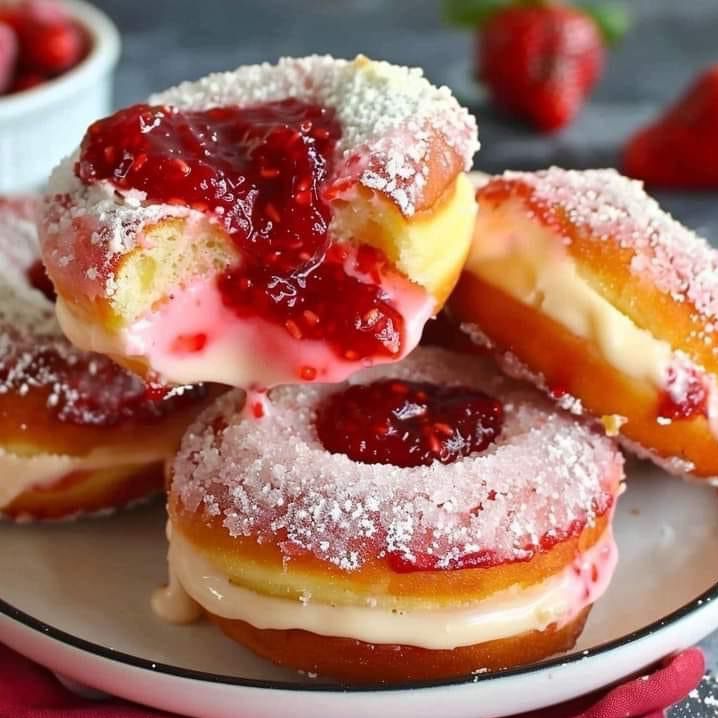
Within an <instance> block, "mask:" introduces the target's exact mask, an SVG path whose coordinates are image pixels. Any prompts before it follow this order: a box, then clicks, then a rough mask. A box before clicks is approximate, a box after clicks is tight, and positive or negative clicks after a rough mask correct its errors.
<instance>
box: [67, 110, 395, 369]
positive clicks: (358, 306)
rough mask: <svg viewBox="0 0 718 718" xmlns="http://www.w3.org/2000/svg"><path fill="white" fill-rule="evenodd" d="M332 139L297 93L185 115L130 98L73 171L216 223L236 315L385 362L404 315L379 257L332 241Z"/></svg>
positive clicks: (331, 124) (94, 136) (99, 126)
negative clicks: (228, 244) (386, 288)
mask: <svg viewBox="0 0 718 718" xmlns="http://www.w3.org/2000/svg"><path fill="white" fill-rule="evenodd" d="M340 135H341V128H340V126H339V123H338V121H337V119H336V117H335V114H334V111H333V110H330V109H327V108H324V107H320V106H317V105H312V104H307V103H305V102H301V101H299V100H296V99H287V100H282V101H278V102H268V103H264V104H261V105H257V106H254V107H245V108H240V107H234V106H232V107H219V108H215V109H210V110H203V111H187V112H185V111H180V110H178V109H176V108H171V107H166V106H149V105H136V106H134V107H130V108H128V109H126V110H122V111H121V112H118V113H117V114H115V115H113V116H112V117H109V118H107V119H104V120H100V121H98V122H96V123H95V124H94V125H92V126H91V127H90V129H89V131H88V133H87V135H86V136H85V139H84V140H83V143H82V150H81V156H80V160H79V162H78V163H77V166H76V170H75V171H76V173H77V175H78V176H79V177H80V179H81V180H82V181H83V182H85V183H87V184H89V183H92V182H96V181H99V180H109V181H111V182H112V183H113V184H114V185H115V186H116V187H117V188H118V189H120V190H130V189H134V190H141V191H143V192H145V193H146V195H147V198H148V200H149V201H151V202H156V203H166V204H175V205H183V206H187V207H191V208H192V209H195V210H198V211H201V212H204V213H205V214H206V215H208V216H209V217H210V218H211V219H212V221H214V222H216V223H217V224H218V225H219V226H221V227H222V228H223V229H224V230H225V231H226V232H227V233H228V234H229V235H230V236H231V237H232V239H233V241H234V243H235V245H236V247H237V249H238V250H239V253H240V255H241V262H240V263H238V265H237V266H235V267H233V268H231V269H230V270H229V271H227V272H225V273H224V274H223V275H222V276H221V278H220V279H219V288H220V291H221V294H222V297H223V300H224V303H225V305H226V306H228V307H230V308H232V309H233V310H234V311H235V312H236V314H237V315H239V316H240V317H243V318H250V317H260V318H262V319H264V320H266V321H269V322H271V323H272V324H274V325H278V326H280V327H283V328H284V329H285V330H286V332H287V333H288V334H289V335H290V336H291V337H292V338H293V339H295V340H303V339H317V340H324V341H326V342H328V344H329V345H330V346H331V347H332V349H333V350H334V352H335V354H336V355H337V356H339V357H341V358H344V359H348V360H352V361H353V360H358V359H361V358H364V357H369V356H388V357H394V356H397V355H399V354H400V352H401V343H402V341H401V340H402V330H403V318H402V316H401V315H400V314H399V313H398V312H397V311H396V310H395V309H394V308H393V307H392V305H391V304H390V302H389V301H388V297H387V296H386V294H385V293H384V292H383V290H382V289H381V287H380V286H379V285H380V283H381V279H382V276H383V275H385V274H386V273H388V272H389V271H390V269H389V267H388V266H387V262H386V259H385V257H384V256H383V255H382V253H381V252H379V251H378V250H376V249H372V248H369V247H366V246H361V247H359V249H358V251H357V250H356V249H354V248H352V250H349V249H347V248H346V247H343V246H339V245H337V244H334V243H332V241H331V240H330V237H329V223H330V220H331V211H330V207H329V203H328V199H327V183H328V180H329V178H330V176H331V172H332V165H333V159H334V156H335V153H336V144H337V141H338V140H339V138H340ZM338 298H341V301H338ZM305 369H306V368H305ZM308 369H309V371H305V372H303V373H302V374H301V376H302V378H306V377H308V376H309V375H311V369H312V368H311V367H309V368H308Z"/></svg>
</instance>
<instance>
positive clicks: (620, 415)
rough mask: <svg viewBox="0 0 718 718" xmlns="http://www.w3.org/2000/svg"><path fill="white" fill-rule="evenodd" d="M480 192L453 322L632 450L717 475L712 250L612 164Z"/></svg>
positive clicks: (681, 469)
mask: <svg viewBox="0 0 718 718" xmlns="http://www.w3.org/2000/svg"><path fill="white" fill-rule="evenodd" d="M478 201H479V214H478V219H477V223H476V229H475V234H474V240H473V246H472V250H471V253H470V256H469V260H468V262H467V265H466V267H465V269H464V271H463V273H462V277H461V280H460V282H459V285H458V286H457V289H456V291H455V293H454V294H453V296H452V299H451V302H450V309H451V312H452V314H453V316H454V317H455V318H456V319H457V320H458V321H460V322H463V327H464V329H465V330H466V331H467V332H468V333H469V334H470V335H471V336H472V337H473V338H474V339H475V341H477V342H478V343H480V344H482V345H483V346H485V347H487V348H489V349H491V350H492V351H493V352H495V354H496V356H497V358H498V359H499V362H500V363H501V364H502V366H503V368H504V369H505V370H506V371H507V372H508V373H510V374H513V375H516V376H521V377H522V378H526V379H529V380H530V381H533V383H535V384H536V385H538V386H539V387H541V388H542V389H543V390H545V391H546V392H547V393H549V394H550V395H552V396H553V397H554V398H557V399H559V400H560V401H561V403H562V404H563V405H564V406H566V407H567V408H570V409H572V410H573V411H577V412H581V411H583V410H585V411H586V412H587V413H588V414H592V415H594V416H596V417H600V418H601V419H602V421H603V423H604V425H605V426H606V428H607V430H608V431H609V433H612V434H618V435H620V437H621V440H622V442H623V443H624V444H625V445H626V446H627V447H628V448H630V449H632V450H633V451H635V452H637V453H638V454H640V455H642V456H647V457H649V458H652V459H653V460H654V461H655V462H656V463H658V464H660V465H661V466H664V467H665V468H666V469H668V470H669V471H671V472H673V473H677V474H681V475H690V476H692V477H695V478H699V479H712V478H714V477H718V393H717V392H716V373H717V372H718V251H716V250H715V249H713V248H712V247H710V246H709V245H708V244H707V243H706V242H705V241H704V240H703V239H701V238H700V237H698V236H696V235H695V234H694V233H693V232H690V231H689V230H688V229H686V228H685V227H683V226H682V225H681V224H679V223H678V222H677V221H675V220H674V219H673V218H672V217H671V216H670V215H668V214H666V213H665V212H664V211H662V210H661V208H660V207H659V206H658V204H657V203H656V202H655V201H654V200H653V199H651V198H650V197H649V196H647V195H646V194H645V192H644V191H643V187H642V185H641V184H640V183H639V182H636V181H632V180H629V179H626V178H625V177H622V176H621V175H619V174H618V173H616V172H615V171H614V170H591V171H585V172H579V171H567V170H563V169H559V168H555V167H554V168H551V169H549V170H547V171H542V172H537V173H517V172H507V173H506V174H504V175H501V176H497V177H495V178H493V179H491V180H490V181H489V182H488V184H485V185H484V186H482V187H481V188H480V189H479V192H478Z"/></svg>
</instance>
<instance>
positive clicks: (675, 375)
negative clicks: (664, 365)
mask: <svg viewBox="0 0 718 718" xmlns="http://www.w3.org/2000/svg"><path fill="white" fill-rule="evenodd" d="M696 416H708V390H707V388H706V385H705V382H704V380H703V378H702V377H701V376H700V375H699V374H698V373H697V372H696V371H695V370H694V369H680V370H677V369H675V368H674V367H669V369H668V373H667V375H666V384H665V388H664V390H663V393H662V395H661V398H660V400H659V402H658V417H659V419H667V420H669V421H680V420H681V419H692V418H694V417H696Z"/></svg>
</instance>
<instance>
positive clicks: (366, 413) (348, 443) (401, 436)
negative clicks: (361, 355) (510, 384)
mask: <svg viewBox="0 0 718 718" xmlns="http://www.w3.org/2000/svg"><path fill="white" fill-rule="evenodd" d="M502 425H503V408H502V405H501V402H499V401H497V400H496V399H493V398H491V397H490V396H487V395H486V394H484V393H482V392H480V391H476V390H475V389H469V388H467V387H463V386H458V387H456V386H437V385H435V384H426V383H418V382H406V381H400V380H398V379H388V380H384V381H377V382H374V383H373V384H358V385H355V386H350V387H349V388H348V389H345V390H344V391H342V392H338V393H336V394H331V395H330V396H329V397H327V399H325V400H324V402H323V403H322V404H321V406H320V407H319V410H318V412H317V420H316V428H317V433H318V435H319V439H320V441H321V442H322V444H323V445H324V447H325V448H326V449H327V451H330V452H332V453H333V454H346V455H347V456H348V457H349V458H350V459H353V460H354V461H359V462H361V463H364V464H391V465H393V466H401V467H411V466H428V465H429V464H432V463H433V462H435V461H440V462H441V463H443V464H450V463H452V462H454V461H456V460H457V459H459V458H461V457H462V456H468V455H469V454H472V453H474V452H477V451H483V450H484V449H486V448H487V447H488V446H489V445H490V444H491V443H492V442H494V441H496V439H497V438H498V436H499V434H500V433H501V428H502Z"/></svg>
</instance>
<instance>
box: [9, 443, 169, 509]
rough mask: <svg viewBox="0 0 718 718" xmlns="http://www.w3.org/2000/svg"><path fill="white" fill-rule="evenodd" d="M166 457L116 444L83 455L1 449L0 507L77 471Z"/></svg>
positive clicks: (165, 455) (157, 452)
mask: <svg viewBox="0 0 718 718" xmlns="http://www.w3.org/2000/svg"><path fill="white" fill-rule="evenodd" d="M165 458H167V452H161V451H158V450H151V449H146V450H144V451H136V450H135V449H134V448H129V447H126V446H125V447H118V448H114V449H107V448H101V449H95V450H93V451H91V452H90V453H89V454H87V455H86V456H68V455H66V454H37V455H34V456H18V455H16V454H13V453H10V452H7V451H5V450H3V449H0V510H1V509H3V508H5V507H6V506H9V505H10V504H11V503H12V502H13V501H14V500H15V499H16V498H17V497H18V496H20V495H21V494H22V493H24V492H25V491H27V490H28V489H31V488H33V487H35V486H50V485H52V484H53V483H54V482H56V481H60V480H61V479H63V478H65V477H66V476H67V475H68V474H72V473H75V472H77V471H97V470H99V469H106V468H111V467H116V466H123V465H128V466H130V465H132V466H134V465H135V464H137V465H142V464H152V463H155V462H158V461H163V460H164V459H165Z"/></svg>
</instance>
